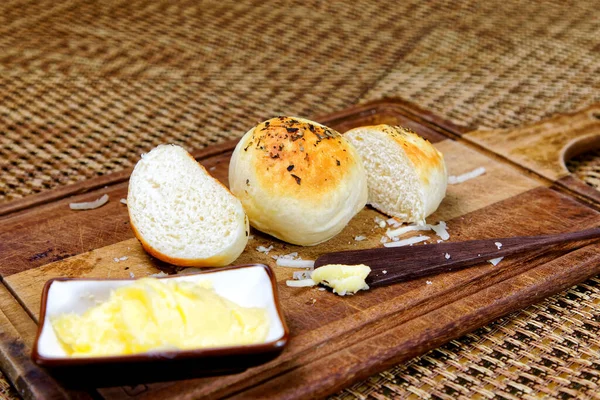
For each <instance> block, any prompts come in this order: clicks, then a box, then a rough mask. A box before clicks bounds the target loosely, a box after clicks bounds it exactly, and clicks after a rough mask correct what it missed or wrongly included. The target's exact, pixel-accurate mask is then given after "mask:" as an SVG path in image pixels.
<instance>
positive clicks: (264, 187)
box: [229, 117, 367, 246]
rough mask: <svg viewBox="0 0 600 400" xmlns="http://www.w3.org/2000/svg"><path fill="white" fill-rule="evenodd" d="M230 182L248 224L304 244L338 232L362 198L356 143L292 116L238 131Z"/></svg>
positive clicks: (363, 183) (364, 198)
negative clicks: (239, 133)
mask: <svg viewBox="0 0 600 400" xmlns="http://www.w3.org/2000/svg"><path fill="white" fill-rule="evenodd" d="M229 185H230V189H231V191H232V192H233V194H235V195H236V196H237V197H238V198H239V199H240V200H241V202H242V205H243V206H244V210H245V211H246V214H247V215H248V218H249V219H250V224H251V225H252V226H254V227H255V228H257V229H259V230H261V231H263V232H266V233H268V234H270V235H273V236H275V237H277V238H279V239H281V240H284V241H286V242H290V243H294V244H299V245H305V246H308V245H315V244H318V243H321V242H324V241H326V240H328V239H330V238H332V237H333V236H335V235H336V234H338V233H339V232H340V231H341V230H342V229H343V228H344V227H345V226H346V224H347V223H348V221H350V219H352V217H353V216H354V215H356V213H358V212H359V211H360V210H361V209H362V208H363V207H364V206H365V204H366V201H367V180H366V174H365V171H364V169H363V166H362V163H361V161H360V157H359V155H358V153H357V152H356V149H354V147H353V146H352V145H351V144H350V143H349V142H348V141H346V140H345V139H344V138H343V137H342V136H341V135H340V134H339V133H338V132H336V131H334V130H333V129H330V128H327V127H325V126H323V125H321V124H318V123H316V122H313V121H309V120H307V119H302V118H294V117H278V118H273V119H270V120H268V121H265V122H263V123H261V124H259V125H258V126H256V127H254V128H252V129H250V131H248V132H247V133H246V134H245V135H244V136H243V137H242V139H241V140H240V142H239V143H238V145H237V146H236V148H235V151H234V152H233V155H232V157H231V162H230V164H229Z"/></svg>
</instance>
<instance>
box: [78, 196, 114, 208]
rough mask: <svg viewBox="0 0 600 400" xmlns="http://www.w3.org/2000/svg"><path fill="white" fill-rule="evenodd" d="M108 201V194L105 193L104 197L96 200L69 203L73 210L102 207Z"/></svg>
mask: <svg viewBox="0 0 600 400" xmlns="http://www.w3.org/2000/svg"><path fill="white" fill-rule="evenodd" d="M106 203H108V195H107V194H103V195H102V197H100V198H99V199H96V200H94V201H84V202H82V203H69V208H70V209H71V210H93V209H95V208H98V207H102V206H103V205H105V204H106Z"/></svg>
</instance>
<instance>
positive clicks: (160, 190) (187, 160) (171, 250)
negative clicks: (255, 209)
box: [127, 145, 249, 267]
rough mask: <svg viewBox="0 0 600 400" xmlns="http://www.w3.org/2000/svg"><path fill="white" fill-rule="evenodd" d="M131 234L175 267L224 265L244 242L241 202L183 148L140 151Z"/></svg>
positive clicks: (130, 204) (132, 187)
mask: <svg viewBox="0 0 600 400" xmlns="http://www.w3.org/2000/svg"><path fill="white" fill-rule="evenodd" d="M127 208H128V210H129V218H130V221H131V228H132V229H133V233H134V234H135V236H136V237H137V238H138V240H139V241H140V243H141V244H142V246H143V247H144V249H145V250H146V251H147V252H148V253H150V254H151V255H153V256H154V257H156V258H158V259H160V260H163V261H165V262H168V263H171V264H175V265H179V266H184V267H188V266H194V267H201V266H223V265H227V264H229V263H231V262H232V261H234V260H235V259H236V258H237V257H238V256H239V255H240V254H241V253H242V251H243V250H244V248H245V247H246V243H247V242H248V229H249V226H248V218H247V217H246V214H245V213H244V209H243V208H242V204H241V203H240V201H239V200H238V199H236V198H235V197H234V196H233V195H232V194H231V192H229V190H227V188H226V187H225V186H223V184H221V183H220V182H219V181H218V180H216V179H215V178H213V177H212V176H210V175H209V173H208V172H206V169H204V167H203V166H202V165H200V164H199V163H198V162H196V160H195V159H194V158H193V157H192V156H191V155H190V154H189V153H188V152H187V151H185V150H184V149H183V148H181V147H179V146H175V145H160V146H158V147H156V148H154V149H153V150H152V151H150V152H149V153H148V154H145V155H142V159H141V160H140V161H138V163H137V164H136V166H135V168H134V170H133V173H132V174H131V178H130V179H129V192H128V194H127Z"/></svg>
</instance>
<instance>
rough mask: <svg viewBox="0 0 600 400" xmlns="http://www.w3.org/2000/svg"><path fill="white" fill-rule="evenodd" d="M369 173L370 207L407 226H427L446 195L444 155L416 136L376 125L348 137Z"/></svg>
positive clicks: (395, 128)
mask: <svg viewBox="0 0 600 400" xmlns="http://www.w3.org/2000/svg"><path fill="white" fill-rule="evenodd" d="M344 137H345V138H346V139H347V140H348V141H350V142H351V143H352V144H353V145H354V147H355V148H356V150H357V151H358V153H359V154H360V156H361V158H362V161H363V165H364V167H365V171H366V173H367V180H368V187H369V201H368V202H369V204H370V205H371V206H373V207H374V208H376V209H378V210H379V211H381V212H383V213H385V214H387V215H390V216H393V217H396V218H398V219H400V220H401V221H403V222H414V223H417V224H423V223H425V218H426V217H427V216H429V215H430V214H432V213H433V212H434V211H435V210H436V209H437V208H438V206H439V205H440V203H441V201H442V199H443V198H444V196H445V194H446V186H447V180H448V178H447V171H446V165H445V163H444V158H443V155H442V154H441V153H440V152H439V151H438V150H436V149H435V148H434V147H433V145H432V144H431V143H430V142H428V141H426V140H425V139H423V138H421V137H420V136H418V135H417V134H415V133H414V132H412V131H410V130H408V129H404V128H401V127H396V126H389V125H376V126H365V127H360V128H355V129H351V130H349V131H348V132H346V133H344Z"/></svg>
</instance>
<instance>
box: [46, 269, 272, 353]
mask: <svg viewBox="0 0 600 400" xmlns="http://www.w3.org/2000/svg"><path fill="white" fill-rule="evenodd" d="M51 322H52V326H53V328H54V331H55V332H56V336H57V337H58V339H59V341H60V342H61V344H62V345H63V347H64V348H65V350H66V351H67V353H68V354H69V355H71V356H74V357H77V356H79V357H81V356H109V355H126V354H137V353H143V352H147V351H160V350H178V349H182V350H185V349H197V348H208V347H222V346H231V345H244V344H252V343H262V342H264V341H265V340H266V337H267V333H268V331H269V319H268V315H267V311H266V310H265V309H262V308H245V307H241V306H239V305H238V304H235V303H233V302H232V301H229V300H227V299H225V298H223V297H221V296H219V295H218V294H217V293H216V292H215V291H214V289H212V287H211V285H210V282H207V281H202V282H198V283H191V282H181V281H180V282H177V281H174V280H171V279H166V280H159V279H154V278H144V279H140V280H137V281H135V282H134V283H133V284H131V285H129V286H125V287H121V288H118V289H116V290H114V291H113V292H111V294H110V297H109V299H108V300H107V301H106V302H104V303H101V304H99V305H97V306H95V307H92V308H90V309H88V310H87V311H86V312H85V313H83V314H82V315H77V314H63V315H59V316H56V317H53V318H51Z"/></svg>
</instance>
